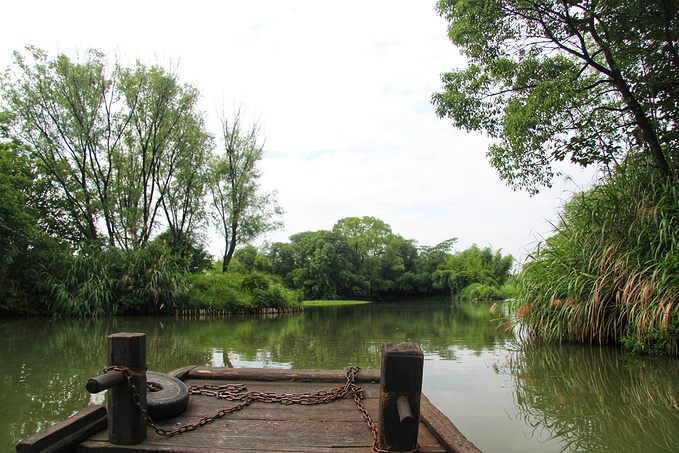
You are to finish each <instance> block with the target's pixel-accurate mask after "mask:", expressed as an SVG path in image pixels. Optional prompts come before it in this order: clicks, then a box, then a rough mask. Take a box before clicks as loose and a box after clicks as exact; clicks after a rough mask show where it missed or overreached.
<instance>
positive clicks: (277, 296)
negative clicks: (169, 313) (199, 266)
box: [180, 272, 300, 312]
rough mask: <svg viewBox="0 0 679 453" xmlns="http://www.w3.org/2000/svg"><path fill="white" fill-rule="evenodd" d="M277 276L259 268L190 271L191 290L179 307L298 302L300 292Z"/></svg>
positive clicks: (240, 307) (251, 306)
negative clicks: (245, 272) (252, 269)
mask: <svg viewBox="0 0 679 453" xmlns="http://www.w3.org/2000/svg"><path fill="white" fill-rule="evenodd" d="M275 280H276V278H275V277H270V276H267V275H266V274H263V273H260V272H252V273H247V274H243V275H241V274H234V273H231V272H229V273H226V274H224V273H221V272H220V273H215V274H209V275H208V274H195V275H191V276H190V277H189V282H190V290H189V292H188V294H187V297H186V298H185V301H184V304H182V306H181V307H180V308H183V309H191V310H224V311H231V312H233V311H240V310H252V309H266V308H276V309H283V308H290V307H297V306H299V305H300V301H299V295H298V294H297V293H296V292H294V291H290V290H288V289H286V288H285V287H284V286H283V285H282V284H280V283H279V282H276V281H275Z"/></svg>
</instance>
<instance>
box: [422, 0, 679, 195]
mask: <svg viewBox="0 0 679 453" xmlns="http://www.w3.org/2000/svg"><path fill="white" fill-rule="evenodd" d="M678 11H679V5H678V4H677V3H676V2H666V1H664V0H651V1H648V2H619V1H616V0H604V1H599V2H585V3H572V2H558V1H555V0H548V1H541V2H531V1H528V0H440V1H439V2H438V12H439V14H440V15H441V16H443V17H445V18H446V19H447V20H448V22H449V36H450V39H451V40H452V42H453V43H454V44H455V45H456V46H457V47H458V49H459V50H460V51H461V53H462V54H463V55H464V56H465V57H467V61H468V66H467V67H466V68H464V69H458V70H454V71H451V72H449V73H447V74H444V75H443V76H442V80H443V84H444V91H443V92H441V93H436V94H434V95H433V103H434V104H435V105H436V108H437V114H438V115H439V116H440V117H448V118H450V119H452V120H453V124H454V125H455V126H456V127H459V128H462V129H465V130H469V131H485V132H486V133H487V134H488V135H489V136H490V137H492V138H494V139H497V140H496V141H494V142H493V144H492V145H491V146H490V148H489V150H488V156H489V157H490V159H491V163H492V164H493V166H494V167H496V168H497V170H498V171H499V173H500V176H501V177H502V178H503V179H505V180H506V181H507V183H508V184H510V185H512V186H513V187H514V188H523V189H526V190H528V191H529V192H531V193H536V192H538V191H539V190H540V188H541V187H543V186H548V187H549V186H551V181H552V179H553V178H554V176H555V175H556V174H557V173H556V171H555V170H554V168H553V167H552V163H554V162H559V161H563V160H565V159H567V158H568V159H570V160H571V161H572V162H574V163H578V164H581V165H583V166H584V165H589V164H599V165H603V166H609V165H611V164H614V163H617V162H620V161H621V160H624V159H625V158H627V157H630V156H632V155H634V156H641V157H644V161H645V163H651V164H652V165H653V166H654V167H656V168H657V169H658V171H659V174H661V175H663V176H665V177H667V176H669V175H671V174H672V173H673V172H674V171H676V168H675V167H676V162H674V163H673V161H675V160H676V158H677V156H676V150H677V149H678V146H679V136H678V135H677V134H676V132H675V129H676V125H677V120H678V119H679V108H677V103H676V102H674V100H676V98H677V95H679V78H678V77H679V58H677V57H678V55H679V54H678V53H677V50H676V41H677V36H679V29H678V28H677V23H679V22H678V21H677V15H678Z"/></svg>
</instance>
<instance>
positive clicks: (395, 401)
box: [378, 343, 424, 451]
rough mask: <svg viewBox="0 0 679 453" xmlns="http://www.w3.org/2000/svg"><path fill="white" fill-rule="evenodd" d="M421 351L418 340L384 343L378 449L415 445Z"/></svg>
mask: <svg viewBox="0 0 679 453" xmlns="http://www.w3.org/2000/svg"><path fill="white" fill-rule="evenodd" d="M423 368H424V354H423V353H422V349H421V348H420V345H418V344H417V343H384V344H383V345H382V377H381V380H380V414H379V429H378V440H379V448H380V449H382V450H386V451H412V450H415V449H416V448H417V435H418V428H419V420H420V396H421V394H422V370H423Z"/></svg>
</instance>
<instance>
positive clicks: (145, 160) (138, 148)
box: [2, 47, 206, 248]
mask: <svg viewBox="0 0 679 453" xmlns="http://www.w3.org/2000/svg"><path fill="white" fill-rule="evenodd" d="M28 50H29V53H30V59H29V58H26V57H24V56H23V55H21V54H20V53H18V52H15V54H14V55H15V60H14V64H13V65H12V66H11V67H10V68H8V69H7V71H6V72H5V74H4V76H3V78H2V102H3V104H4V107H5V110H6V111H9V112H12V113H13V117H12V129H13V132H14V135H15V136H16V137H18V138H19V139H21V140H22V141H23V142H25V143H28V144H30V145H31V146H32V148H33V149H34V150H35V154H36V156H37V158H38V160H39V162H40V165H41V167H42V168H43V169H44V172H45V173H44V175H45V176H46V177H48V178H49V179H50V180H52V181H54V184H55V185H56V186H57V187H58V188H59V190H60V192H61V194H62V196H63V198H64V199H65V200H66V201H67V205H66V206H67V210H68V213H69V216H70V217H71V219H72V221H73V223H74V225H75V226H76V227H77V229H78V232H79V234H80V236H82V237H83V238H84V240H85V241H87V242H97V241H101V240H103V241H105V242H108V243H109V244H110V245H114V246H121V247H124V248H129V247H132V246H134V244H137V243H142V244H143V243H146V242H147V241H148V239H149V237H150V235H151V232H152V230H153V226H154V225H155V224H156V223H157V214H158V212H159V210H160V209H161V208H160V206H161V204H162V199H163V195H164V194H166V193H168V192H169V191H170V190H171V188H172V187H171V185H172V181H173V180H174V177H175V174H176V173H177V169H178V167H179V165H178V162H179V161H180V160H181V159H182V158H184V156H185V155H186V153H187V152H190V151H192V150H194V148H195V147H196V146H198V147H202V146H204V142H205V136H206V134H205V133H204V132H203V131H202V129H201V128H202V117H201V114H200V113H199V112H198V111H197V110H196V106H197V99H198V92H197V90H196V89H195V88H193V87H191V86H189V85H181V84H180V83H179V82H178V78H177V75H176V74H174V73H172V72H171V71H169V72H168V71H166V70H164V69H163V68H161V67H158V66H152V67H146V66H144V65H142V64H140V63H137V65H136V66H135V67H134V68H123V67H121V66H120V65H119V64H118V63H113V64H110V63H109V62H108V61H107V60H106V57H105V55H104V54H103V53H101V52H100V51H97V50H89V51H87V52H86V53H85V54H84V55H83V56H81V57H79V58H78V59H76V60H75V61H74V60H72V59H70V58H69V57H67V56H66V55H64V54H59V55H58V56H57V57H56V58H55V59H50V58H49V56H48V55H47V53H46V52H44V51H43V50H41V49H38V48H35V47H29V48H28ZM102 227H103V228H104V229H105V232H104V233H103V234H102V233H101V232H100V231H99V229H100V228H102Z"/></svg>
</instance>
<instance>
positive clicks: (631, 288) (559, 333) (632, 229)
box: [514, 166, 679, 354]
mask: <svg viewBox="0 0 679 453" xmlns="http://www.w3.org/2000/svg"><path fill="white" fill-rule="evenodd" d="M638 168H639V167H638V166H621V167H620V168H618V169H617V171H616V173H615V174H614V175H612V176H611V177H610V178H609V179H608V180H607V181H606V182H605V183H603V184H601V185H599V186H597V187H595V188H593V189H591V190H589V191H586V192H583V193H580V194H577V195H574V196H573V198H572V199H571V200H570V201H569V202H568V204H567V205H566V206H565V208H564V209H563V212H562V213H561V216H560V220H559V222H558V223H557V224H555V226H554V235H553V236H552V237H550V238H549V239H547V240H546V241H545V242H544V243H542V244H540V245H539V246H538V248H537V249H536V250H535V251H534V253H532V255H531V256H530V258H529V261H528V263H527V264H526V265H525V266H524V269H523V272H522V275H521V278H520V279H519V283H518V291H519V295H518V297H517V300H516V302H515V304H514V309H515V310H518V314H519V315H520V317H521V318H522V321H523V322H524V323H525V324H526V325H527V326H528V328H529V331H530V333H531V334H532V335H536V336H539V337H541V338H544V339H547V340H551V341H560V340H575V341H582V342H591V341H597V342H603V343H605V342H622V343H623V344H625V345H626V346H628V347H629V348H631V349H634V350H640V351H647V352H664V353H673V354H677V353H679V347H678V343H677V339H678V338H679V312H678V310H679V185H678V184H677V183H676V182H675V181H672V180H668V179H665V178H658V177H654V176H653V175H652V174H651V173H647V172H644V171H641V170H639V169H638Z"/></svg>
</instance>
